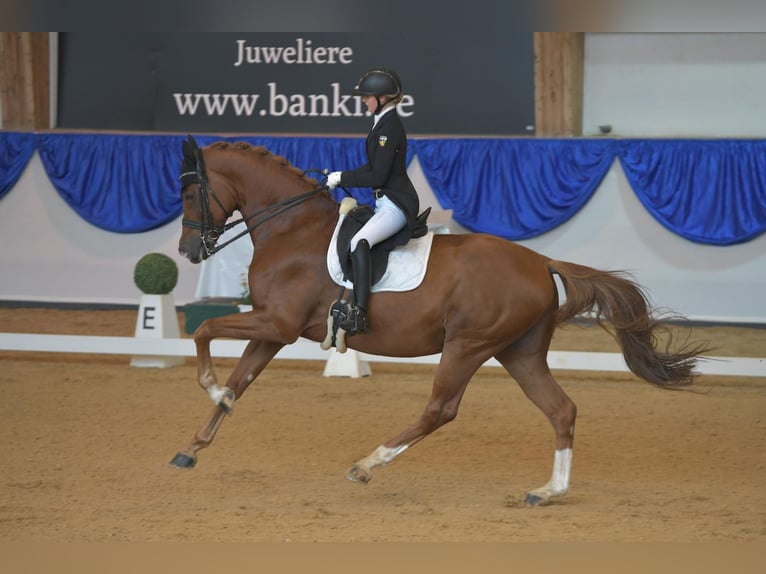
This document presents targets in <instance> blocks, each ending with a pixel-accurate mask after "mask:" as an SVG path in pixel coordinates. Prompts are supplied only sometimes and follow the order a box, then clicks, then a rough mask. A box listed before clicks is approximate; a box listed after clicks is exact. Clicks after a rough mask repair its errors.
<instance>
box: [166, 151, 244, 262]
mask: <svg viewBox="0 0 766 574" xmlns="http://www.w3.org/2000/svg"><path fill="white" fill-rule="evenodd" d="M181 147H182V151H183V161H182V163H181V175H180V178H179V179H180V180H181V198H182V199H183V227H182V230H181V239H180V241H179V243H178V252H179V253H180V254H181V255H183V256H184V257H186V258H187V259H189V261H191V262H192V263H199V262H201V261H202V260H203V259H207V258H208V257H209V256H210V255H211V254H212V253H214V249H215V244H216V242H217V241H218V238H219V237H220V236H221V234H222V233H223V232H224V229H225V223H226V220H227V219H228V218H229V216H230V215H231V211H232V210H233V208H232V207H229V208H227V207H226V206H224V204H223V203H222V202H221V200H220V199H219V198H218V196H217V195H216V194H215V192H214V191H213V189H212V187H211V186H210V183H209V181H208V173H207V170H206V169H205V160H204V157H203V153H202V149H200V147H199V146H198V145H197V142H196V141H195V140H194V138H193V137H192V136H189V137H188V139H187V140H186V141H184V142H183V144H182V146H181ZM211 200H212V201H211Z"/></svg>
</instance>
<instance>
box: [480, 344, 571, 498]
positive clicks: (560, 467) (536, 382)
mask: <svg viewBox="0 0 766 574" xmlns="http://www.w3.org/2000/svg"><path fill="white" fill-rule="evenodd" d="M540 336H545V335H544V334H543V335H541V334H540V333H537V334H536V333H534V332H532V333H529V334H528V335H527V336H525V337H524V338H523V339H522V340H521V341H519V342H517V343H515V344H514V345H512V346H511V347H509V348H507V349H506V350H504V351H503V352H501V353H498V354H497V355H496V356H495V357H496V358H497V360H498V361H500V363H501V364H502V365H503V366H504V367H505V369H506V370H507V371H508V372H509V373H510V374H511V376H512V377H513V378H514V379H516V381H517V382H518V383H519V386H521V389H522V391H524V394H525V395H526V396H527V397H528V398H529V400H531V401H532V402H533V403H534V404H535V405H537V407H538V408H539V409H540V410H541V411H542V412H543V413H544V414H545V416H546V417H548V420H549V421H550V422H551V424H552V425H553V430H554V431H555V433H556V452H555V454H554V458H553V472H552V474H551V479H550V480H549V481H548V482H547V483H546V484H545V485H543V486H541V487H540V488H536V489H535V490H532V491H530V492H529V493H527V497H526V501H525V502H526V504H528V505H530V506H538V505H544V504H547V503H548V502H550V501H551V500H552V499H553V498H555V497H559V496H563V495H564V494H566V492H567V490H568V489H569V474H570V469H571V466H572V445H573V442H574V429H575V418H576V416H577V407H576V406H575V404H574V402H572V400H571V399H570V398H569V397H568V396H567V395H566V393H565V392H564V391H563V390H562V388H561V387H560V386H559V384H558V383H557V382H556V380H555V379H554V378H553V375H552V374H551V371H550V369H549V367H548V363H547V360H546V357H547V349H548V342H547V341H545V342H544V344H543V345H542V347H543V348H540V345H539V344H538V343H541V341H540V340H535V339H539V337H540ZM548 340H550V336H549V335H548Z"/></svg>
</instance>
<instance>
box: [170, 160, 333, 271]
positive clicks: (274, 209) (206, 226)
mask: <svg viewBox="0 0 766 574" xmlns="http://www.w3.org/2000/svg"><path fill="white" fill-rule="evenodd" d="M195 156H196V160H197V161H196V166H195V170H194V171H187V172H184V173H182V174H181V176H180V177H179V179H180V180H181V186H182V187H186V186H187V185H190V184H192V183H197V184H199V188H200V211H201V213H202V221H192V220H191V219H187V218H185V217H184V218H183V219H182V220H181V224H182V225H184V226H185V227H190V228H191V229H199V231H200V237H201V238H202V245H203V247H204V248H205V254H206V256H207V257H210V256H211V255H215V254H216V253H218V252H219V251H220V250H221V249H223V248H224V247H226V246H227V245H229V244H231V243H233V242H234V241H236V240H237V239H239V238H240V237H242V236H244V235H248V234H249V233H250V232H251V231H252V230H254V229H256V228H257V227H260V226H261V225H263V224H264V223H266V222H267V221H269V220H271V219H273V218H274V217H276V216H277V215H280V214H281V213H283V212H285V211H287V210H288V209H290V208H292V207H295V206H296V205H299V204H301V203H303V202H304V201H306V200H307V199H311V198H312V197H313V196H314V195H316V194H317V193H319V192H321V191H324V190H326V189H327V186H326V185H324V182H323V183H322V184H321V185H320V186H319V187H317V188H314V189H312V190H310V191H307V192H305V193H302V194H300V195H296V196H295V197H290V198H288V199H285V200H282V201H280V202H278V203H275V204H273V205H269V206H267V207H264V208H262V209H259V210H258V211H256V212H255V213H251V214H250V215H248V216H246V217H241V218H239V219H237V220H236V221H232V222H230V223H227V224H226V225H215V224H214V223H213V215H212V213H211V212H210V198H209V196H210V195H212V196H213V199H214V200H215V202H216V203H217V204H218V205H219V206H220V208H221V209H222V210H223V212H224V213H225V214H226V218H227V219H228V218H229V216H230V215H231V214H230V213H229V212H228V211H227V210H226V208H225V207H224V206H223V204H222V203H221V201H220V200H219V199H218V196H217V195H216V194H215V192H214V191H213V190H212V189H211V188H210V186H209V184H208V182H207V177H206V174H205V165H204V162H203V159H202V153H201V151H199V152H198V153H195ZM315 171H316V172H319V173H324V174H325V176H326V170H324V171H321V170H313V169H312V170H306V171H304V172H303V174H304V175H305V174H306V173H309V172H315ZM259 216H262V217H261V218H260V219H258V220H257V221H254V222H252V223H249V224H248V225H247V229H245V230H243V231H241V232H240V233H238V234H237V235H235V236H234V237H232V238H231V239H229V240H228V241H226V242H224V243H221V244H220V245H216V242H217V241H218V239H219V238H220V237H221V235H223V234H224V233H225V232H226V231H228V230H229V229H231V228H232V227H235V226H237V225H239V224H240V223H243V222H244V223H248V222H249V221H250V220H251V219H253V218H255V217H259Z"/></svg>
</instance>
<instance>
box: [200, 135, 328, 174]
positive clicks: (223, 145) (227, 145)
mask: <svg viewBox="0 0 766 574" xmlns="http://www.w3.org/2000/svg"><path fill="white" fill-rule="evenodd" d="M209 147H210V149H215V150H222V151H229V150H235V151H241V152H245V153H248V154H255V155H257V156H260V157H261V158H263V159H265V160H266V161H270V162H274V163H275V165H279V166H280V167H281V168H283V169H286V170H288V171H291V172H292V173H294V174H295V175H297V176H298V177H300V178H301V179H302V180H305V181H311V182H313V183H316V180H314V179H312V178H310V177H308V176H306V174H305V173H304V172H303V170H301V169H298V168H297V167H295V166H294V165H292V164H291V163H290V162H289V161H287V159H286V158H284V157H282V156H280V155H275V154H273V153H271V152H270V151H269V150H268V149H266V148H265V147H264V146H262V145H252V144H249V143H248V142H244V141H238V142H227V141H218V142H215V143H212V144H210V146H209Z"/></svg>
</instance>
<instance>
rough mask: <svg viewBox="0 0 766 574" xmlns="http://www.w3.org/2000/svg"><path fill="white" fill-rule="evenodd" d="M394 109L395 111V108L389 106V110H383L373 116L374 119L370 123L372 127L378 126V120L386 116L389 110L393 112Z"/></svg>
mask: <svg viewBox="0 0 766 574" xmlns="http://www.w3.org/2000/svg"><path fill="white" fill-rule="evenodd" d="M395 109H396V106H391V107H390V108H386V109H385V110H383V111H382V112H380V113H379V114H377V115H376V116H375V119H374V120H373V121H372V127H373V128H374V127H375V126H376V125H378V122H379V121H380V118H382V117H383V116H385V115H386V114H387V113H388V112H390V111H391V110H395Z"/></svg>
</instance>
